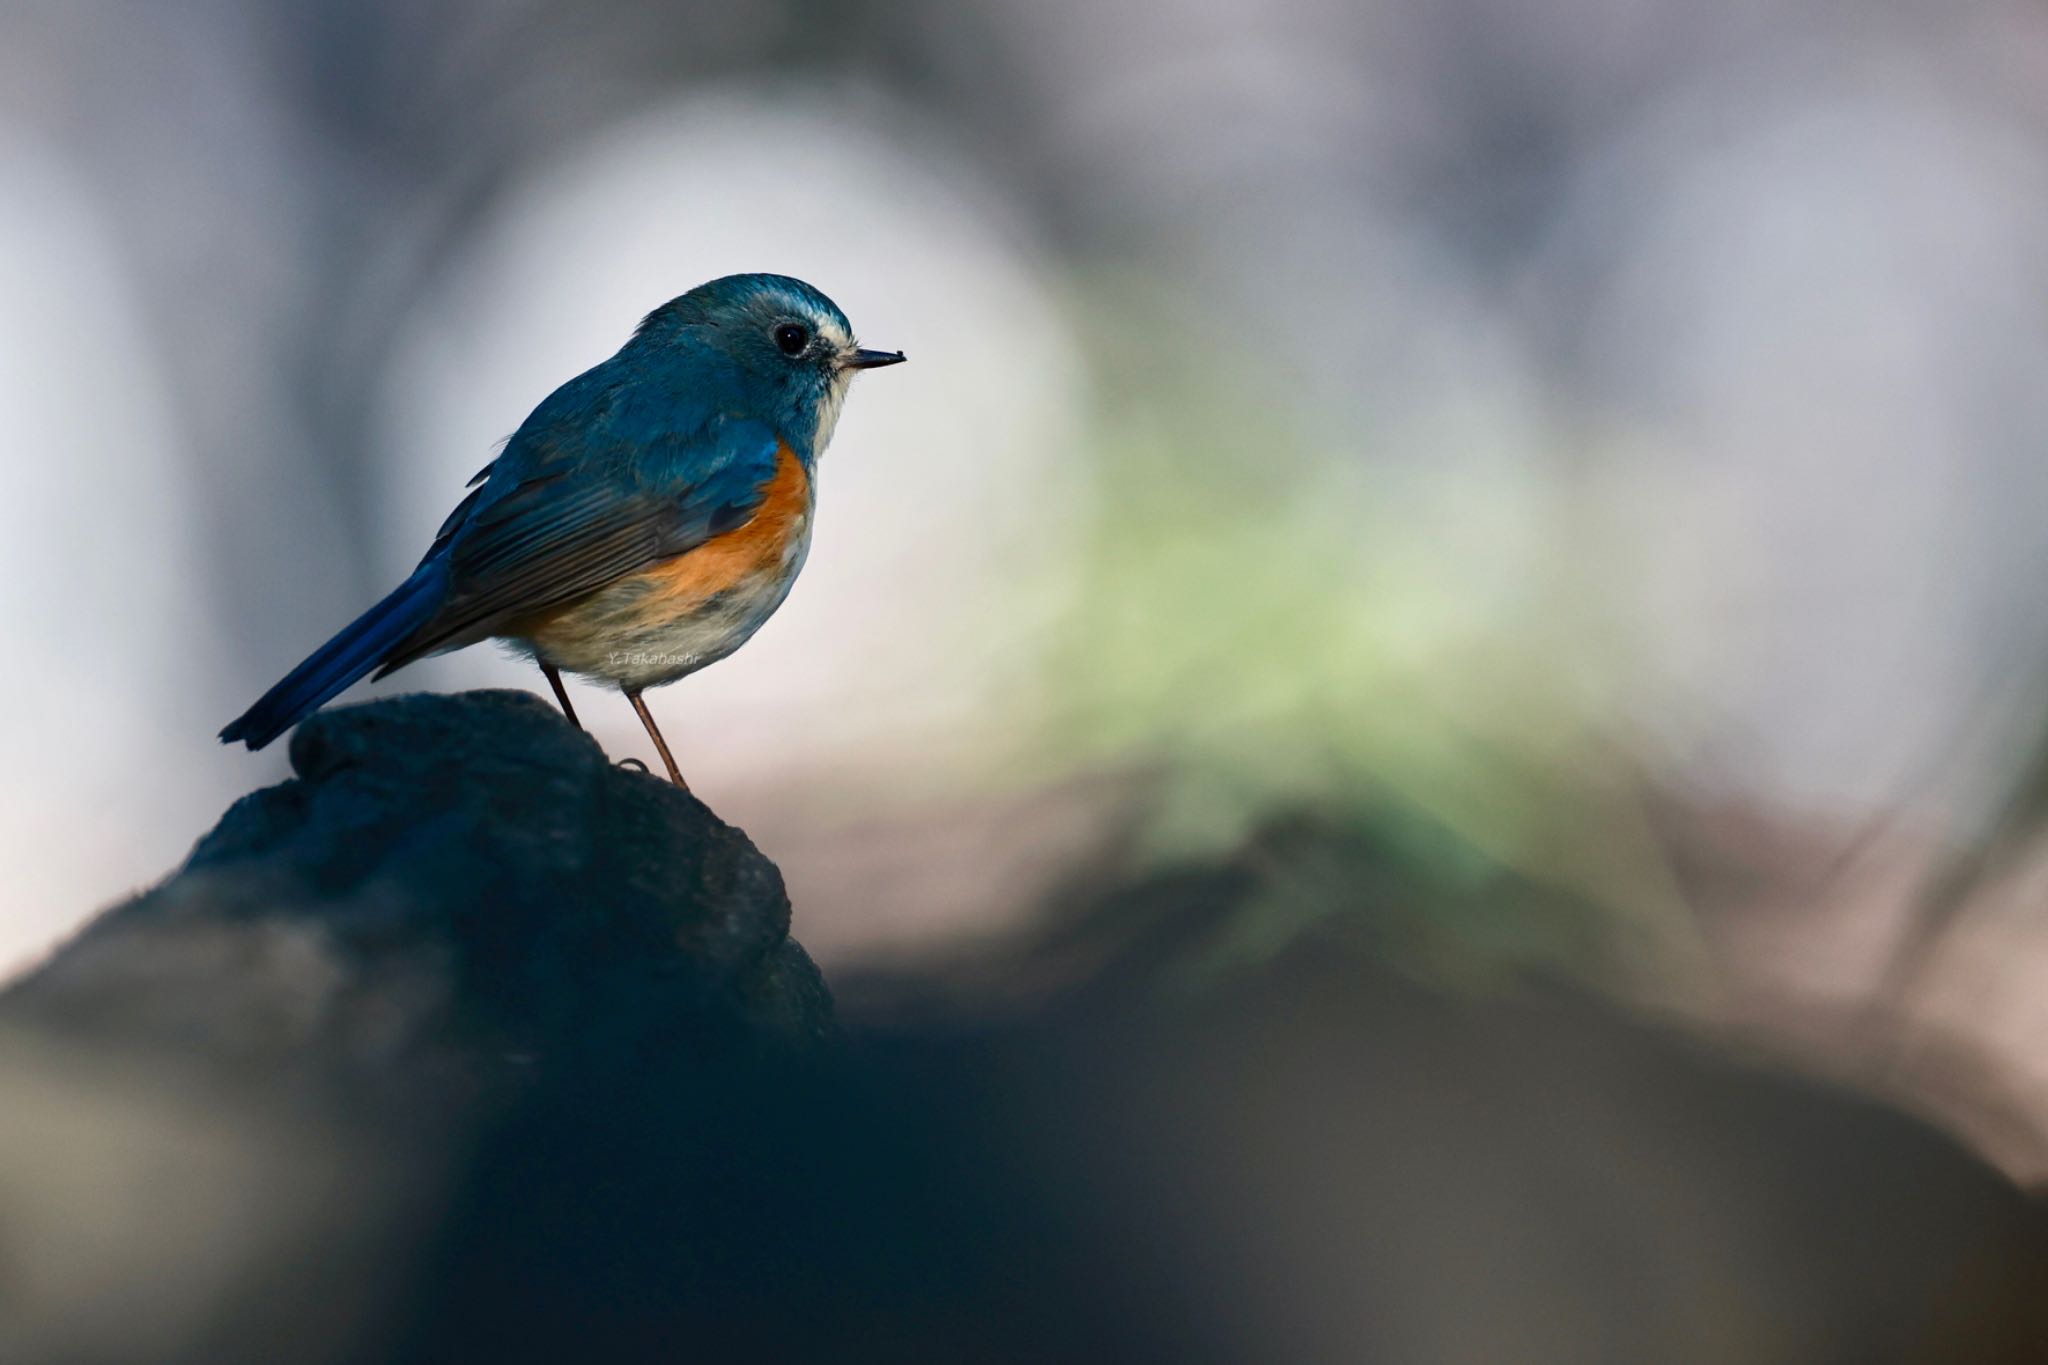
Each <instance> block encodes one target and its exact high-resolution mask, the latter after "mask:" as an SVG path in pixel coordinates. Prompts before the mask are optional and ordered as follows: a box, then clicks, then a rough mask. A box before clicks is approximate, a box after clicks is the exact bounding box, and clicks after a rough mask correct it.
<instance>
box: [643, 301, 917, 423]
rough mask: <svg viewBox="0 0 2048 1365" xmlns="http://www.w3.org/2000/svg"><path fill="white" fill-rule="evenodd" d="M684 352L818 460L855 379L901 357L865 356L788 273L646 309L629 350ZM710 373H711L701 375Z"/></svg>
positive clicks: (831, 310) (831, 313) (831, 308)
mask: <svg viewBox="0 0 2048 1365" xmlns="http://www.w3.org/2000/svg"><path fill="white" fill-rule="evenodd" d="M635 348H655V349H658V350H661V351H674V352H680V353H682V356H681V358H683V359H684V360H685V363H687V364H688V365H689V366H690V367H691V368H692V369H693V370H694V371H696V372H697V373H698V374H699V375H701V376H703V377H705V378H710V377H712V375H713V374H715V375H716V377H717V379H718V380H720V381H721V382H722V383H724V384H725V385H727V386H730V387H731V389H732V390H733V391H735V393H736V395H737V397H738V399H739V401H741V402H743V404H744V406H745V408H746V410H747V411H748V412H749V414H750V415H757V416H759V417H761V418H764V419H767V420H770V421H772V422H773V423H774V424H775V426H776V428H777V430H779V431H782V432H784V433H786V434H787V435H788V436H789V437H790V438H791V439H792V440H793V441H795V442H797V443H799V444H802V443H804V442H805V441H806V440H807V441H808V449H807V450H806V451H805V453H806V454H807V455H808V456H810V457H812V458H815V457H816V456H817V455H818V454H819V453H820V452H822V451H823V450H824V449H825V443H826V442H827V441H829V440H831V439H832V428H833V426H834V424H835V423H837V422H838V420H839V408H840V405H841V404H842V403H844V402H845V401H846V390H847V388H848V387H849V386H850V385H851V384H852V382H853V376H854V375H856V374H858V373H859V372H860V371H862V370H872V369H877V368H879V367H881V366H883V365H895V364H897V363H899V362H901V361H902V360H903V353H902V352H901V351H870V350H863V349H862V348H861V347H860V345H859V343H857V342H856V341H855V340H854V338H853V325H852V324H851V323H849V322H848V321H847V320H846V314H844V313H842V312H840V311H839V306H838V305H837V304H835V303H833V302H832V300H830V299H828V298H826V297H825V296H824V295H823V294H821V293H819V292H818V291H817V290H816V289H814V288H812V287H811V286H810V285H808V284H805V283H804V282H803V281H802V280H798V279H792V278H791V277H789V276H788V275H727V276H725V277H724V278H723V279H716V280H712V281H711V282H710V283H709V284H700V285H698V286H697V287H696V288H695V289H692V290H691V291H690V292H689V293H687V294H684V295H683V296H682V297H681V298H676V299H671V300H669V301H668V302H667V303H665V304H663V305H662V306H661V307H659V308H657V309H655V310H654V311H653V312H652V313H649V314H648V315H647V317H646V318H645V319H644V320H643V321H642V322H641V324H640V328H639V330H638V331H636V332H635V333H634V334H633V340H632V341H631V342H630V343H629V344H628V349H629V350H630V349H635ZM706 371H709V372H711V373H706Z"/></svg>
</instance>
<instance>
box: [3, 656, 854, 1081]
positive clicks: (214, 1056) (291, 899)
mask: <svg viewBox="0 0 2048 1365" xmlns="http://www.w3.org/2000/svg"><path fill="white" fill-rule="evenodd" d="M291 757H292V764H293V767H294V768H295V769H296V770H297V773H298V777H297V778H296V779H295V780H293V781H290V782H286V783H284V784H283V785H281V786H277V787H272V788H269V789H267V790H264V791H259V792H255V793H253V794H252V795H250V796H248V797H245V798H244V799H243V800H241V801H239V802H237V803H236V804H235V805H234V806H233V807H232V808H231V809H230V810H229V811H228V813H227V815H226V816H225V817H224V818H223V819H222V820H221V822H220V824H219V825H218V826H217V827H216V828H215V829H214V830H213V832H212V833H211V834H208V835H207V836H206V837H205V838H204V839H202V840H200V842H199V845H198V847H197V848H196V849H195V850H194V851H193V853H192V856H191V858H190V860H189V861H188V862H187V863H186V865H185V867H184V868H183V869H182V870H180V871H179V872H178V873H177V874H176V875H175V876H173V877H172V878H171V879H170V880H169V881H167V882H165V883H164V884H163V885H162V886H160V887H158V888H157V889H155V890H154V891H151V892H149V893H148V894H146V895H143V896H141V897H139V898H137V899H136V900H134V901H131V902H129V903H128V904H126V905H124V906H121V907H119V908H118V909H116V910H113V911H111V912H109V913H108V914H106V915H105V916H103V917H101V918H100V919H99V920H98V921H97V922H96V923H94V924H93V925H92V926H91V927H90V928H88V929H87V930H86V931H85V932H84V933H83V934H82V935H81V936H80V937H79V938H78V939H77V940H76V941H75V942H73V943H72V944H71V945H70V946H69V947H67V948H66V949H64V951H62V952H61V953H60V954H58V955H57V957H56V958H55V959H54V960H53V961H51V962H50V963H49V964H48V965H47V966H46V967H45V968H44V969H43V970H42V971H40V972H38V973H37V974H36V975H34V976H33V977H31V978H29V979H28V980H27V981H25V982H23V983H22V984H20V985H19V986H17V987H15V988H14V989H13V990H12V991H10V992H9V993H8V994H7V995H6V996H5V997H0V1020H4V1019H13V1020H32V1021H33V1022H34V1023H36V1024H38V1025H40V1026H43V1027H51V1028H57V1029H60V1030H62V1031H63V1032H65V1033H66V1034H67V1035H69V1036H71V1037H74V1038H94V1039H100V1040H110V1041H120V1042H124V1043H128V1044H133V1045H137V1046H146V1047H152V1048H162V1049H169V1050H173V1051H175V1052H177V1053H178V1054H180V1055H181V1056H187V1057H190V1056H199V1057H205V1058H207V1059H209V1060H210V1061H213V1062H217V1063H219V1062H236V1063H242V1064H257V1065H266V1066H273V1067H286V1068H289V1069H290V1070H291V1071H292V1072H293V1073H294V1074H295V1075H297V1074H303V1073H305V1072H308V1071H311V1072H314V1073H317V1074H320V1075H323V1076H345V1075H354V1076H356V1077H358V1078H361V1079H363V1080H365V1081H369V1082H374V1083H375V1084H376V1085H379V1086H388V1085H390V1084H392V1083H393V1082H394V1080H398V1081H405V1080H411V1079H417V1078H419V1077H420V1076H421V1075H422V1074H431V1075H433V1076H434V1077H435V1079H436V1080H437V1082H438V1081H439V1080H441V1079H445V1077H444V1076H443V1075H442V1074H441V1073H442V1072H443V1071H444V1070H445V1069H446V1068H447V1067H451V1066H453V1067H459V1068H461V1069H463V1070H465V1071H468V1072H470V1073H472V1074H473V1077H474V1079H477V1080H479V1081H486V1082H487V1081H488V1080H489V1079H491V1075H490V1073H496V1072H504V1071H506V1070H507V1069H508V1068H509V1069H513V1070H516V1071H517V1072H518V1073H519V1074H521V1075H524V1074H527V1073H528V1072H529V1071H530V1069H531V1068H533V1067H535V1066H540V1067H569V1068H575V1069H577V1070H579V1071H587V1070H588V1069H589V1068H591V1067H616V1066H620V1065H631V1064H632V1063H633V1062H634V1061H635V1059H640V1058H644V1057H647V1056H650V1055H654V1056H661V1055H665V1054H668V1053H671V1052H672V1051H673V1050H675V1049H686V1050H689V1049H695V1050H700V1051H701V1050H702V1049H703V1048H704V1047H705V1046H706V1040H707V1039H708V1038H716V1039H718V1040H719V1041H720V1042H721V1044H730V1043H733V1042H736V1041H739V1040H742V1039H744V1040H749V1041H752V1042H765V1043H776V1042H780V1043H801V1042H805V1041H816V1040H819V1039H821V1038H823V1037H825V1036H826V1035H827V1034H828V1033H829V1031H830V1029H831V1004H830V998H829V996H828V994H827V993H826V990H825V987H824V983H823V981H822V979H821V978H820V976H819V975H818V973H817V971H816V969H815V968H814V967H813V966H812V965H811V963H810V961H809V959H808V958H806V957H805V956H804V953H803V951H802V949H801V948H799V947H798V946H797V945H796V944H795V943H794V942H793V941H791V940H790V938H789V932H788V931H789V901H788V899H787V897H786V896H785V895H784V894H783V889H782V878H781V875H780V874H779V873H778V872H777V870H776V868H775V865H774V864H773V863H771V862H769V861H768V860H767V859H766V858H764V857H762V856H761V854H760V852H759V851H758V850H756V849H755V848H754V846H753V845H752V844H751V843H749V842H748V841H747V838H746V836H745V835H743V834H741V833H740V832H739V831H738V830H735V829H732V828H731V827H729V826H727V825H725V824H722V823H721V822H720V821H719V820H718V819H717V817H715V816H714V815H712V814H711V812H710V811H709V810H707V809H706V808H705V807H704V805H703V804H702V803H701V802H699V801H698V800H696V799H695V798H694V797H691V796H688V795H686V794H684V793H682V792H680V791H677V790H676V789H674V788H673V787H671V786H670V785H669V784H668V783H666V782H663V781H660V780H658V779H655V778H652V777H650V776H647V775H646V774H644V773H639V772H634V771H630V770H626V769H621V768H618V767H615V766H613V765H612V764H611V763H610V762H609V761H608V760H607V759H606V758H605V756H604V754H603V752H602V751H601V750H600V749H599V748H598V746H597V744H596V743H595V742H594V741H592V740H591V739H590V738H589V737H588V736H587V735H584V734H581V733H579V732H578V731H576V730H574V729H572V728H570V727H569V726H568V725H566V724H565V723H563V721H562V720H561V718H560V717H559V716H558V715H557V714H556V713H555V712H554V711H553V710H552V709H551V708H549V707H548V706H547V705H546V704H545V703H543V702H541V701H540V700H539V699H537V698H535V697H533V696H531V695H529V694H527V693H523V692H476V693H470V694H467V695H464V696H454V697H448V696H428V695H420V696H408V697H401V698H398V699H396V700H392V701H384V702H377V703H373V704H371V705H367V706H359V707H350V708H345V709H340V710H334V711H326V712H322V713H320V714H318V715H316V716H314V717H313V718H312V719H311V720H309V721H308V722H307V723H306V724H305V725H304V726H302V727H301V728H300V730H299V731H298V733H297V734H296V735H295V736H294V737H293V739H292V744H291Z"/></svg>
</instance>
